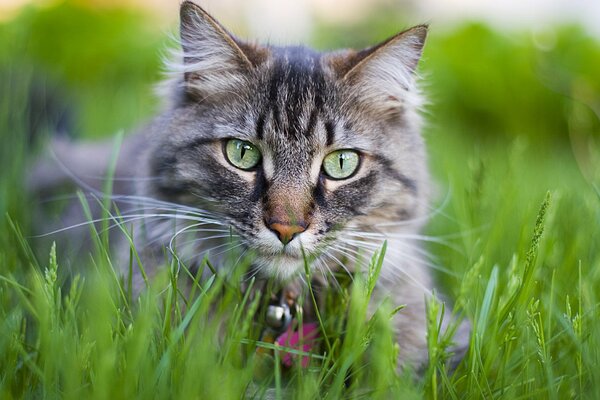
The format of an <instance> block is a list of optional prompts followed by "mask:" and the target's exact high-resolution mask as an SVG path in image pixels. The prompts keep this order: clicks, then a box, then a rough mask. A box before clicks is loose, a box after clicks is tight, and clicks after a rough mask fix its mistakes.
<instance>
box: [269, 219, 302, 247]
mask: <svg viewBox="0 0 600 400" xmlns="http://www.w3.org/2000/svg"><path fill="white" fill-rule="evenodd" d="M267 226H268V227H269V229H270V230H272V231H273V232H275V234H276V235H277V237H278V238H279V241H281V243H283V244H284V245H286V244H288V243H289V242H290V241H291V240H292V239H293V238H294V237H295V236H296V235H297V234H299V233H302V232H304V231H305V230H306V224H305V223H304V222H299V223H297V224H282V223H279V222H271V223H270V224H268V225H267Z"/></svg>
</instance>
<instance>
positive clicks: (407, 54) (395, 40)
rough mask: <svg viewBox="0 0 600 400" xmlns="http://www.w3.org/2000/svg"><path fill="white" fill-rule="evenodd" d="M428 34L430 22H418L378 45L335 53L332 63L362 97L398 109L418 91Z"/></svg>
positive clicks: (330, 62)
mask: <svg viewBox="0 0 600 400" xmlns="http://www.w3.org/2000/svg"><path fill="white" fill-rule="evenodd" d="M426 37H427V26H426V25H418V26H415V27H413V28H411V29H408V30H406V31H404V32H401V33H399V34H397V35H395V36H392V37H391V38H389V39H387V40H386V41H384V42H382V43H380V44H378V45H376V46H373V47H370V48H367V49H364V50H361V51H358V52H346V53H340V54H337V55H336V54H334V55H332V56H331V57H330V59H329V65H330V67H331V69H332V70H333V71H334V73H335V74H336V75H337V77H338V79H340V80H342V81H343V82H344V83H345V84H346V85H348V86H349V87H351V88H353V89H354V91H355V93H356V94H357V95H358V96H359V97H360V98H361V100H363V101H365V102H367V103H369V104H371V105H373V106H375V107H377V108H380V109H381V110H382V111H386V110H387V111H394V110H395V109H398V108H399V107H401V105H402V103H403V102H404V101H406V100H407V98H409V97H411V95H410V93H411V92H414V89H415V70H416V68H417V64H418V63H419V60H420V58H421V54H422V52H423V46H424V44H425V38H426Z"/></svg>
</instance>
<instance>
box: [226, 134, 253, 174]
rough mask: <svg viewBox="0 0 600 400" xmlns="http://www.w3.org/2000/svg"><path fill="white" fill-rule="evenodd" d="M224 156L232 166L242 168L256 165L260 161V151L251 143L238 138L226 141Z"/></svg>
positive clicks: (245, 168)
mask: <svg viewBox="0 0 600 400" xmlns="http://www.w3.org/2000/svg"><path fill="white" fill-rule="evenodd" d="M225 156H226V157H227V160H229V162H230V163H231V164H232V165H233V166H234V167H237V168H239V169H243V170H250V169H252V168H254V167H256V166H257V165H258V162H259V161H260V151H258V149H257V148H256V147H255V146H254V145H253V144H252V143H250V142H246V141H244V140H239V139H230V140H228V141H227V143H226V144H225Z"/></svg>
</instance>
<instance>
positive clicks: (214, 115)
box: [150, 2, 427, 277]
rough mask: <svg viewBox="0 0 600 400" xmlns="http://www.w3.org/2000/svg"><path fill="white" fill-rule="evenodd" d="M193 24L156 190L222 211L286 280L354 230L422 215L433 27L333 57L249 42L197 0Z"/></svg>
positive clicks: (161, 125) (160, 125) (261, 260)
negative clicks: (423, 106)
mask: <svg viewBox="0 0 600 400" xmlns="http://www.w3.org/2000/svg"><path fill="white" fill-rule="evenodd" d="M181 16H182V28H181V35H182V47H183V51H184V53H183V56H184V62H183V64H182V65H181V66H180V67H181V71H180V78H179V82H178V84H177V85H176V87H174V88H173V90H174V93H176V95H175V96H176V101H175V105H174V106H173V107H172V109H171V110H170V111H168V112H167V113H165V115H163V116H162V117H161V118H159V119H158V120H157V122H156V123H155V124H154V126H153V129H154V130H155V131H156V135H158V137H159V139H158V142H157V146H156V147H155V148H154V151H153V152H152V153H151V154H150V165H151V168H152V173H153V174H154V175H157V176H159V177H160V178H161V179H159V180H157V181H151V182H153V183H152V185H154V186H153V187H152V188H151V189H150V190H151V192H152V193H153V194H154V195H158V196H161V197H164V198H168V199H169V200H173V201H177V202H181V203H185V204H192V205H197V206H198V207H200V208H204V209H207V208H208V209H211V210H213V211H214V212H215V215H218V216H219V218H221V219H222V220H224V221H225V222H227V223H228V224H230V225H231V226H233V227H234V230H235V232H236V233H237V234H238V235H239V236H240V238H241V240H242V242H243V243H244V244H245V246H247V247H249V248H252V249H254V250H255V252H256V254H257V256H258V259H257V263H258V264H259V266H261V267H263V270H264V271H265V272H266V273H267V274H268V275H270V276H273V275H275V276H279V277H288V276H290V275H292V274H294V273H296V272H298V271H301V270H302V268H303V251H304V252H305V253H306V254H308V255H318V254H319V253H321V252H323V251H326V250H327V248H328V247H329V246H334V247H335V245H336V241H337V240H339V237H340V235H341V234H343V232H348V231H349V230H353V229H354V230H356V229H358V230H364V229H369V228H374V227H375V226H376V225H377V224H381V223H384V222H391V221H406V220H411V219H415V218H417V217H420V216H421V215H422V213H423V209H424V207H425V200H426V197H427V182H426V180H427V177H426V168H425V161H424V159H425V157H424V152H423V145H422V141H421V138H420V135H419V126H418V125H419V124H418V116H417V113H416V107H417V106H418V102H419V97H418V95H417V93H416V91H415V87H414V81H413V77H412V73H413V70H414V68H415V67H416V63H417V61H418V58H419V56H420V52H421V48H422V45H423V40H424V36H425V32H426V30H425V28H424V27H417V28H413V29H412V30H410V31H407V32H405V33H402V34H400V35H397V36H395V37H393V38H391V39H390V40H388V41H387V42H385V43H383V44H381V45H379V46H376V47H374V48H371V49H367V50H364V51H362V52H353V51H342V52H337V53H324V54H321V53H316V52H314V51H312V50H309V49H306V48H303V47H283V48H276V47H259V46H250V45H246V44H243V43H241V42H239V41H238V40H237V39H234V38H233V37H232V36H231V35H229V34H228V33H226V32H225V31H224V30H223V28H222V27H221V26H220V25H218V23H216V22H215V21H214V20H213V19H212V18H211V17H210V16H209V15H208V14H206V13H205V12H204V11H203V10H201V9H200V8H198V7H197V6H195V5H193V4H192V3H189V2H186V3H183V5H182V12H181Z"/></svg>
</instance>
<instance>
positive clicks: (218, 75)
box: [176, 1, 268, 98]
mask: <svg viewBox="0 0 600 400" xmlns="http://www.w3.org/2000/svg"><path fill="white" fill-rule="evenodd" d="M180 17H181V26H180V36H181V47H182V50H183V63H182V64H181V65H180V66H179V68H178V71H176V72H179V73H183V75H184V82H185V86H186V90H187V92H188V93H190V94H192V95H197V96H199V97H200V98H206V97H208V96H219V95H226V94H227V93H231V92H232V91H235V90H236V89H238V88H239V87H240V85H243V84H244V82H245V81H246V79H247V76H248V73H249V72H250V70H251V69H252V68H254V67H255V66H257V65H259V64H261V63H262V62H264V61H265V60H266V58H267V56H268V51H267V50H266V49H265V48H262V47H258V46H253V45H249V44H245V43H242V42H241V41H239V40H238V39H236V38H235V37H234V36H233V35H231V34H230V33H229V32H227V30H225V28H223V26H222V25H221V24H219V22H217V21H216V20H215V19H214V18H213V17H211V16H210V15H209V14H208V13H207V12H206V11H204V10H203V9H202V8H201V7H199V6H198V5H196V4H194V3H192V2H191V1H184V2H183V3H182V4H181V9H180Z"/></svg>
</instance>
